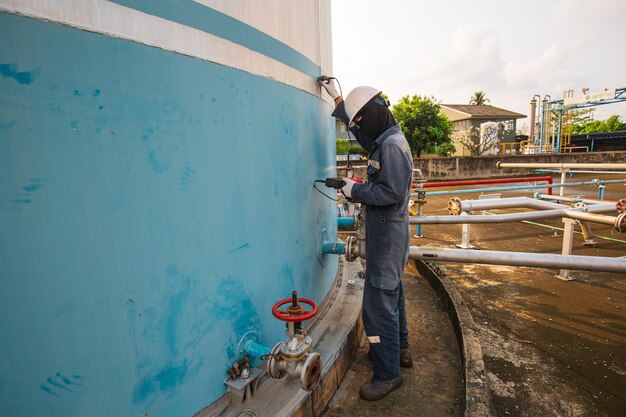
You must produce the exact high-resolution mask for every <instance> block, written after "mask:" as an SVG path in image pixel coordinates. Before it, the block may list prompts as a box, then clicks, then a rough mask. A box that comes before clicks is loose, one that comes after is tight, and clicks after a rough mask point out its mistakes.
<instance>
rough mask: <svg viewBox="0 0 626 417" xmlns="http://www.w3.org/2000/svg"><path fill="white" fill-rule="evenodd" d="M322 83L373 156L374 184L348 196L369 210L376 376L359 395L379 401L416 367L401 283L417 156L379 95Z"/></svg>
mask: <svg viewBox="0 0 626 417" xmlns="http://www.w3.org/2000/svg"><path fill="white" fill-rule="evenodd" d="M320 85H321V86H322V87H324V88H325V89H326V91H327V92H328V94H329V95H330V96H331V97H332V98H333V99H334V100H335V111H334V112H333V114H332V115H333V116H334V117H336V118H339V119H341V120H343V121H344V122H346V124H347V125H348V128H349V129H350V131H351V132H352V133H353V134H354V136H355V137H356V140H357V141H358V142H359V144H360V145H361V146H362V147H363V149H365V150H366V151H367V152H368V162H367V179H368V182H367V183H363V184H361V183H357V182H355V181H353V180H351V179H349V178H344V181H345V182H346V185H345V186H344V187H343V188H342V192H343V193H344V194H345V196H346V197H347V198H349V199H351V200H352V201H354V202H360V203H364V204H365V205H366V213H367V216H366V243H365V251H366V256H367V263H366V267H365V286H364V290H363V308H362V315H363V325H364V327H365V333H366V334H367V338H368V341H369V346H370V350H369V353H368V355H369V356H370V358H371V359H372V361H373V368H374V372H373V377H372V378H371V379H370V380H369V381H368V382H367V383H365V384H364V385H363V386H362V387H361V389H360V391H359V394H360V395H361V397H362V398H363V399H365V400H370V401H376V400H379V399H381V398H384V397H386V396H387V395H388V394H389V393H390V392H392V391H394V390H395V389H397V388H399V387H400V386H401V385H402V375H401V374H400V367H404V368H410V367H412V366H413V360H412V358H411V352H410V351H409V342H408V330H407V322H406V311H405V308H404V288H403V285H402V280H401V277H402V272H403V270H404V267H405V265H406V262H407V260H408V255H409V242H410V233H409V217H408V205H409V196H410V193H411V182H412V174H413V158H412V156H411V150H410V148H409V144H408V142H407V140H406V138H405V137H404V135H403V134H402V131H401V129H400V126H399V125H398V124H397V123H396V121H395V120H394V118H393V115H392V114H391V111H389V108H388V106H389V103H388V102H387V100H386V99H385V98H383V96H382V94H381V91H380V90H378V89H377V88H374V87H369V86H361V87H357V88H355V89H354V90H352V91H351V92H350V93H349V94H348V96H347V97H346V99H345V101H344V100H343V97H341V95H340V94H339V93H338V92H337V89H336V88H335V85H334V82H332V81H331V80H320Z"/></svg>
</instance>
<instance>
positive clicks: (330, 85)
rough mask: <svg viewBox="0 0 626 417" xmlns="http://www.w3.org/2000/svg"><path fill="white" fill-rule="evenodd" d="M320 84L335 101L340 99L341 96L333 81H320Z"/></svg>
mask: <svg viewBox="0 0 626 417" xmlns="http://www.w3.org/2000/svg"><path fill="white" fill-rule="evenodd" d="M318 84H319V85H321V86H322V87H324V88H325V89H326V91H327V92H328V94H329V95H330V96H331V97H332V98H333V100H336V99H337V98H338V97H340V94H339V93H338V92H337V89H336V88H335V83H334V82H333V80H320V81H318Z"/></svg>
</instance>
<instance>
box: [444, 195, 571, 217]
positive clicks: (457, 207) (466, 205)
mask: <svg viewBox="0 0 626 417" xmlns="http://www.w3.org/2000/svg"><path fill="white" fill-rule="evenodd" d="M448 207H450V209H449V211H450V212H451V213H454V214H456V213H460V212H470V211H480V210H496V209H507V208H532V209H537V210H550V209H562V208H563V205H561V204H558V203H553V202H550V201H542V200H537V199H534V198H528V197H511V198H489V199H484V200H462V201H461V200H459V199H455V198H453V199H450V201H449V202H448Z"/></svg>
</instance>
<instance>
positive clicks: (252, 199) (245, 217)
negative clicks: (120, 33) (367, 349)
mask: <svg viewBox="0 0 626 417" xmlns="http://www.w3.org/2000/svg"><path fill="white" fill-rule="evenodd" d="M3 3H4V2H3ZM18 3H19V2H18ZM25 3H28V2H25ZM152 3H153V4H160V5H161V6H164V7H165V6H168V7H170V9H172V10H173V9H175V7H174V6H173V4H174V3H173V2H152ZM129 6H130V4H129ZM201 7H204V6H201ZM207 9H208V8H207ZM209 12H210V10H209ZM225 24H226V23H225ZM226 25H227V24H226ZM222 29H224V28H222ZM196 30H199V29H196ZM0 39H2V40H1V41H0V61H1V62H0V75H2V77H0V228H1V229H2V233H1V234H0V276H1V277H2V279H1V281H0V317H1V319H0V320H2V329H3V333H4V334H3V337H2V339H1V340H0V415H2V416H4V415H7V416H16V417H20V416H33V415H37V416H59V415H63V416H79V415H80V416H83V415H90V416H112V415H115V416H137V415H144V414H143V413H144V412H147V413H148V414H149V415H161V416H173V415H192V414H194V413H195V412H197V411H198V410H200V409H201V408H203V407H204V406H206V405H207V404H209V403H211V402H212V401H214V400H215V399H216V398H218V397H219V396H221V395H222V394H223V393H224V392H225V386H224V385H223V383H222V381H223V379H224V378H225V377H226V373H225V371H226V369H227V368H228V367H229V366H230V364H231V363H232V361H233V360H235V359H236V357H235V349H236V344H237V342H238V341H239V339H240V338H241V336H242V335H243V334H244V333H245V332H247V331H250V330H254V331H256V332H257V333H258V334H259V338H260V341H261V342H263V343H266V344H269V345H273V344H274V343H275V342H277V341H278V340H281V339H283V338H284V326H283V325H282V324H281V323H280V322H278V321H277V320H276V319H274V318H273V317H272V316H271V311H270V309H271V306H272V304H273V303H274V302H276V301H277V300H279V299H281V298H286V297H288V296H289V295H290V293H291V290H292V289H296V290H298V291H299V293H300V294H301V295H302V296H306V297H309V298H312V299H314V300H316V301H318V302H321V301H322V299H323V298H324V297H325V295H326V293H327V292H328V290H329V288H330V287H331V285H332V283H333V280H334V278H335V274H336V270H337V259H336V258H335V257H328V256H327V257H326V258H324V262H320V261H319V260H318V256H317V245H318V243H319V239H320V236H321V233H322V230H323V229H326V230H327V234H328V236H330V237H331V238H333V237H334V236H336V220H335V218H336V207H335V204H334V203H333V202H332V201H330V200H328V199H326V198H324V197H323V196H321V195H320V194H319V193H317V192H315V191H314V190H313V189H312V187H311V185H312V180H313V179H315V178H323V177H326V176H328V175H332V174H333V173H334V165H335V161H334V123H333V121H332V120H331V118H330V116H329V114H330V112H331V107H330V106H329V105H328V103H326V102H324V101H322V100H321V99H320V98H319V97H318V96H317V95H315V94H312V93H311V91H315V87H314V77H312V76H311V75H309V74H305V73H303V72H302V71H304V69H295V70H294V71H296V72H297V73H298V74H296V76H292V75H293V74H291V73H289V72H285V71H283V69H280V70H279V71H278V73H277V76H276V79H270V78H268V77H267V76H264V75H259V74H255V73H251V72H249V71H242V70H240V69H236V68H233V67H231V66H228V65H224V64H220V63H215V62H209V61H207V60H206V59H199V58H198V57H193V56H187V55H188V54H181V53H176V52H173V51H171V50H164V49H162V48H159V47H155V46H151V45H146V44H142V43H140V42H136V41H133V40H128V39H118V38H115V37H112V36H108V35H106V34H102V33H90V32H87V31H85V30H80V29H76V28H72V27H68V26H65V25H60V24H55V23H50V22H44V21H41V20H38V19H31V18H28V17H23V16H16V15H13V14H8V13H0ZM9 40H10V41H9ZM241 42H242V43H245V40H241ZM244 46H245V45H244ZM228 53H229V51H228V50H225V52H224V55H228ZM313 58H314V57H313ZM271 60H273V61H272V62H274V61H277V60H276V59H275V58H271ZM285 61H286V62H288V63H287V64H285V62H282V61H279V63H280V64H281V65H282V66H281V65H275V64H274V63H273V64H272V65H274V67H272V66H270V67H268V68H283V67H284V66H285V65H286V66H288V67H289V68H292V69H293V67H292V66H291V65H296V64H293V63H290V62H289V60H288V59H285ZM316 62H317V60H315V59H313V60H311V63H312V64H313V71H318V72H319V71H321V70H320V69H319V67H317V65H318V64H317V63H316ZM243 64H246V63H245V62H244V63H243ZM248 64H249V67H254V63H248ZM248 64H246V65H248ZM244 66H245V65H244ZM285 74H287V75H285ZM290 74H291V75H290ZM281 77H284V79H285V80H286V81H285V82H280V78H281ZM277 79H278V81H277ZM294 80H296V81H294ZM303 80H305V81H303ZM306 80H308V81H310V85H309V84H307V82H308V81H306ZM294 85H295V86H294ZM303 85H304V86H305V87H302V86H303ZM299 86H300V87H299ZM307 90H310V91H307Z"/></svg>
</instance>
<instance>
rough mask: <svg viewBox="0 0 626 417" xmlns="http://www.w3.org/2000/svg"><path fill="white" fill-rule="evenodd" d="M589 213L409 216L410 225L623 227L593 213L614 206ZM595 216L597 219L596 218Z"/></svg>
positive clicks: (614, 219)
mask: <svg viewBox="0 0 626 417" xmlns="http://www.w3.org/2000/svg"><path fill="white" fill-rule="evenodd" d="M587 210H589V212H584V211H582V209H570V208H561V209H554V210H541V211H526V212H522V213H508V214H493V215H491V216H481V215H473V216H423V217H419V216H411V217H409V223H410V224H485V223H512V222H521V221H524V220H541V219H554V218H559V217H567V218H573V219H580V220H584V221H590V222H594V223H602V224H609V225H612V226H614V227H615V228H617V229H618V230H621V229H622V228H623V227H624V226H623V225H622V224H623V221H624V220H623V219H619V220H618V218H619V216H618V217H610V216H601V215H595V214H593V213H610V212H614V211H616V210H615V206H613V205H609V204H597V205H593V206H590V207H588V208H587ZM596 216H597V217H596Z"/></svg>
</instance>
